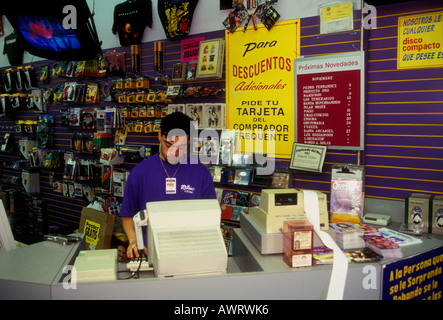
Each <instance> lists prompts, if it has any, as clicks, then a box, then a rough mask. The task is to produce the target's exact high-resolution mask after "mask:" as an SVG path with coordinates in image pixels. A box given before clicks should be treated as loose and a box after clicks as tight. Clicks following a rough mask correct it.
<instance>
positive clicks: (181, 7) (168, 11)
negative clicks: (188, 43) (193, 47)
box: [157, 0, 198, 41]
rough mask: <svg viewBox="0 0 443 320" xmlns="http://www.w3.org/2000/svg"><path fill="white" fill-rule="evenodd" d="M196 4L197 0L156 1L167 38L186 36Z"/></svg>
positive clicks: (177, 38) (174, 38) (172, 39)
mask: <svg viewBox="0 0 443 320" xmlns="http://www.w3.org/2000/svg"><path fill="white" fill-rule="evenodd" d="M197 4H198V0H187V1H186V0H159V1H158V4H157V9H158V14H159V16H160V21H161V23H162V25H163V29H164V31H165V34H166V37H167V38H168V40H170V41H174V40H180V39H183V38H186V37H187V36H188V34H189V31H190V30H191V24H192V18H193V15H194V11H195V8H196V7H197Z"/></svg>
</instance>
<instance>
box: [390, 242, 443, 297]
mask: <svg viewBox="0 0 443 320" xmlns="http://www.w3.org/2000/svg"><path fill="white" fill-rule="evenodd" d="M442 291H443V247H439V248H436V249H433V250H430V251H428V252H425V253H422V254H419V255H416V256H413V257H410V258H407V259H403V260H399V261H396V262H393V263H390V264H387V265H385V266H384V267H383V285H382V299H383V300H442V298H443V297H442Z"/></svg>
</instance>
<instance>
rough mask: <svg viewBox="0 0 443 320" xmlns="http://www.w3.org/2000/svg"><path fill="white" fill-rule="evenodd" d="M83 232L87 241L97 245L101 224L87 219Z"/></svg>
mask: <svg viewBox="0 0 443 320" xmlns="http://www.w3.org/2000/svg"><path fill="white" fill-rule="evenodd" d="M83 233H84V234H85V239H86V240H85V241H86V243H89V244H92V245H93V246H97V242H98V235H99V234H100V224H98V223H96V222H93V221H90V220H85V230H84V231H83Z"/></svg>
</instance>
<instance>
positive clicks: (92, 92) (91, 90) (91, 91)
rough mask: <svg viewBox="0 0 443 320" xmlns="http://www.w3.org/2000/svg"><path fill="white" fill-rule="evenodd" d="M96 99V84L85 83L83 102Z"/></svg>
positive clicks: (92, 101)
mask: <svg viewBox="0 0 443 320" xmlns="http://www.w3.org/2000/svg"><path fill="white" fill-rule="evenodd" d="M98 100H99V95H98V84H96V83H88V84H87V85H86V94H85V103H97V102H98Z"/></svg>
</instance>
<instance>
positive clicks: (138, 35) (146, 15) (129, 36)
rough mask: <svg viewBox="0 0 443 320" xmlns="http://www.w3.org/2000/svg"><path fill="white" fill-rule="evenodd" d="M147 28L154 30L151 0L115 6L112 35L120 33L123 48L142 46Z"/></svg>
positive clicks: (130, 0)
mask: <svg viewBox="0 0 443 320" xmlns="http://www.w3.org/2000/svg"><path fill="white" fill-rule="evenodd" d="M146 26H148V27H149V28H152V3H151V0H128V1H125V2H123V3H120V4H118V5H116V6H115V9H114V25H113V26H112V33H113V34H116V33H118V36H119V39H120V45H121V46H124V47H127V46H130V45H134V44H141V42H142V39H143V33H144V31H145V27H146Z"/></svg>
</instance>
